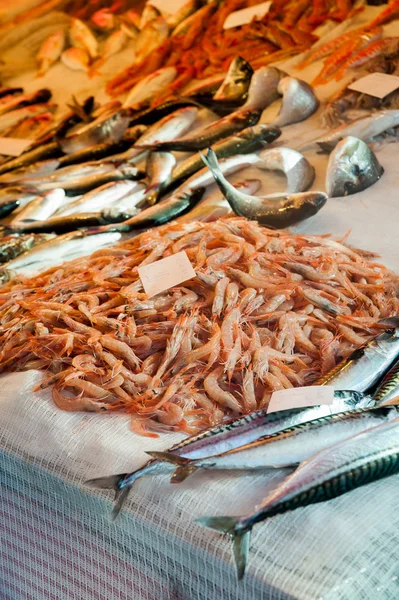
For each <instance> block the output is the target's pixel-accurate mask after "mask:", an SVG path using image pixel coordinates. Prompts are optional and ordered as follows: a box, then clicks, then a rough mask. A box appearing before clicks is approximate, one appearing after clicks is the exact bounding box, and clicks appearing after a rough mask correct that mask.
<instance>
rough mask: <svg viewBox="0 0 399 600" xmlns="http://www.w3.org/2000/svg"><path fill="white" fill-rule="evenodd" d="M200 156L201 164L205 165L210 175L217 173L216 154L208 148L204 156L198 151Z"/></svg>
mask: <svg viewBox="0 0 399 600" xmlns="http://www.w3.org/2000/svg"><path fill="white" fill-rule="evenodd" d="M200 155H201V158H202V160H203V162H204V163H205V164H206V166H207V167H208V169H210V170H211V171H212V173H213V172H214V171H217V172H218V171H219V170H220V169H219V163H218V159H217V156H216V153H215V151H214V150H212V148H208V151H207V153H206V155H205V154H204V153H203V152H201V151H200Z"/></svg>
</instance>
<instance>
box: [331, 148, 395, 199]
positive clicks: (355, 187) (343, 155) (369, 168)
mask: <svg viewBox="0 0 399 600" xmlns="http://www.w3.org/2000/svg"><path fill="white" fill-rule="evenodd" d="M383 173H384V169H383V167H382V166H381V165H380V163H379V162H378V159H377V157H376V155H375V154H374V152H373V151H372V150H371V148H369V147H368V145H367V144H366V142H363V141H362V140H359V139H357V138H355V137H352V136H348V137H346V138H344V139H343V140H341V141H340V142H338V144H337V145H336V147H335V148H334V150H333V151H332V152H331V154H330V158H329V160H328V166H327V175H326V191H327V194H328V195H329V196H330V198H336V197H339V196H350V195H351V194H357V193H358V192H362V191H363V190H365V189H367V188H368V187H370V186H372V185H373V184H374V183H376V182H377V181H378V180H379V179H380V178H381V176H382V174H383Z"/></svg>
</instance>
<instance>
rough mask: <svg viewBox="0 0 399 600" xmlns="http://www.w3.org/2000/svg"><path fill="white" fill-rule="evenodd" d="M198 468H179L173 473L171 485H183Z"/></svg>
mask: <svg viewBox="0 0 399 600" xmlns="http://www.w3.org/2000/svg"><path fill="white" fill-rule="evenodd" d="M197 468H198V467H196V466H195V465H188V466H187V467H177V469H176V471H175V472H174V473H173V475H172V477H171V478H170V483H181V482H182V481H184V480H185V479H187V477H189V476H190V475H191V474H192V473H194V472H195V471H196V470H197Z"/></svg>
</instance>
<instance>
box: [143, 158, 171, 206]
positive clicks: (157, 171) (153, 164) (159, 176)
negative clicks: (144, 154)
mask: <svg viewBox="0 0 399 600" xmlns="http://www.w3.org/2000/svg"><path fill="white" fill-rule="evenodd" d="M175 166H176V159H175V157H174V156H173V154H171V153H170V152H152V153H151V154H150V156H149V157H148V159H147V169H146V171H147V177H148V178H149V180H150V184H149V186H148V188H147V190H146V193H147V196H146V201H147V203H148V204H149V205H152V204H155V203H156V202H157V200H158V198H159V196H160V194H161V192H162V190H163V189H164V188H165V187H166V186H167V185H168V183H169V181H170V178H171V176H172V171H173V169H174V168H175Z"/></svg>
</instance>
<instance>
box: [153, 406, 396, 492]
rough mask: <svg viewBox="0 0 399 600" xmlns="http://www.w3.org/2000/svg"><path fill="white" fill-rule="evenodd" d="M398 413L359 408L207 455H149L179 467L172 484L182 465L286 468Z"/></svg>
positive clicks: (392, 409)
mask: <svg viewBox="0 0 399 600" xmlns="http://www.w3.org/2000/svg"><path fill="white" fill-rule="evenodd" d="M398 402H399V400H398ZM398 416H399V412H398V410H397V408H394V407H392V406H389V407H382V408H375V407H371V408H360V409H358V410H354V411H347V412H342V413H337V414H333V415H327V416H323V417H320V418H318V419H313V420H312V421H309V422H307V423H300V424H299V425H295V426H293V427H290V428H289V429H283V430H282V431H279V432H278V433H275V434H272V435H265V436H262V437H260V438H259V439H257V440H255V441H253V442H250V443H248V444H244V445H243V446H239V447H238V448H234V449H233V450H228V451H227V452H223V453H221V454H214V455H213V456H207V457H206V458H197V459H189V458H183V457H181V456H178V455H175V454H173V452H148V453H147V454H149V455H150V456H152V457H153V458H156V459H158V460H162V461H165V462H168V463H171V464H173V465H175V466H177V468H178V469H179V471H178V473H177V474H174V475H172V479H171V483H180V481H181V479H180V476H181V475H183V477H184V474H185V472H184V471H183V467H185V469H186V471H188V470H190V472H191V473H192V472H194V471H195V470H198V469H206V470H214V469H216V470H219V469H221V470H260V469H283V468H285V467H293V466H296V465H298V464H299V463H301V462H302V461H304V460H306V459H307V458H309V456H312V454H316V452H320V451H321V450H324V449H325V448H328V447H329V446H332V445H333V444H337V443H339V442H341V441H343V440H345V439H347V438H349V437H351V436H352V435H356V434H357V433H360V432H361V431H365V430H366V429H370V428H371V427H375V426H376V425H380V424H381V423H384V422H385V421H389V420H391V419H394V418H396V417H398ZM175 473H176V472H175Z"/></svg>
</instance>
